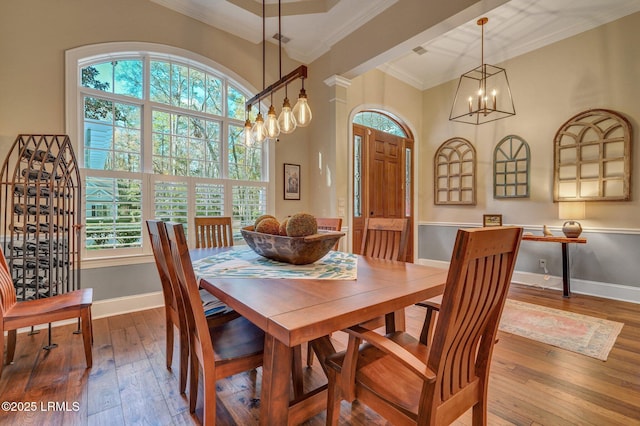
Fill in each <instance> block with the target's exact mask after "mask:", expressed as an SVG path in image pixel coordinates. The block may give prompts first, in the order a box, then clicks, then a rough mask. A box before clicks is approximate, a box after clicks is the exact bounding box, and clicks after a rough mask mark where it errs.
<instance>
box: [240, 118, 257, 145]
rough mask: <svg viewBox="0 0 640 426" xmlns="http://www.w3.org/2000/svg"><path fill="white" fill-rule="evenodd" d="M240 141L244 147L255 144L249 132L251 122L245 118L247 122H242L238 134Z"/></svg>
mask: <svg viewBox="0 0 640 426" xmlns="http://www.w3.org/2000/svg"><path fill="white" fill-rule="evenodd" d="M240 140H241V141H242V143H244V144H245V146H252V145H253V143H254V142H255V141H254V140H253V134H252V132H251V121H250V120H249V119H248V118H247V121H245V122H244V128H243V129H242V132H241V133H240Z"/></svg>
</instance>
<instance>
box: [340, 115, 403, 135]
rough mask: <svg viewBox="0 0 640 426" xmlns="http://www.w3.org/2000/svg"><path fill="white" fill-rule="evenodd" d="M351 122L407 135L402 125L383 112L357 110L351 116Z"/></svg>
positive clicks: (386, 131) (394, 133)
mask: <svg viewBox="0 0 640 426" xmlns="http://www.w3.org/2000/svg"><path fill="white" fill-rule="evenodd" d="M353 122H354V123H356V124H361V125H363V126H365V127H371V128H372V129H376V130H380V131H381V132H385V133H389V134H392V135H396V136H401V137H403V138H406V137H407V132H405V131H404V129H403V128H402V126H401V125H400V124H398V123H396V122H395V121H393V120H392V119H391V118H389V117H387V116H386V115H384V114H381V113H379V112H375V111H363V112H359V113H357V114H356V115H355V117H353Z"/></svg>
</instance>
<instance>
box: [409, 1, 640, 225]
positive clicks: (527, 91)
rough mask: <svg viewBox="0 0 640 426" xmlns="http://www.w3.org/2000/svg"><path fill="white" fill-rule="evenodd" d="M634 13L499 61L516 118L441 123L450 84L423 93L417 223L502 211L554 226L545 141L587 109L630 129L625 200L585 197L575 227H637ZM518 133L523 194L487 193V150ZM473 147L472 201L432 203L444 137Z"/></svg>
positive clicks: (639, 71)
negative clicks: (525, 163)
mask: <svg viewBox="0 0 640 426" xmlns="http://www.w3.org/2000/svg"><path fill="white" fill-rule="evenodd" d="M639 28H640V13H636V14H634V15H631V16H628V17H626V18H623V19H621V20H618V21H616V22H613V23H610V24H607V25H604V26H602V27H599V28H596V29H594V30H591V31H588V32H586V33H583V34H580V35H578V36H575V37H572V38H570V39H567V40H564V41H561V42H558V43H555V44H553V45H550V46H548V47H545V48H542V49H539V50H536V51H534V52H532V53H529V54H525V55H522V56H520V57H517V58H514V59H512V60H510V61H508V62H506V63H503V64H502V66H504V67H505V68H506V70H507V74H508V77H509V81H510V83H511V89H512V92H513V98H514V103H515V107H516V113H517V115H516V116H514V117H510V118H506V119H503V120H499V121H496V122H494V123H487V124H484V125H481V126H473V125H469V124H464V123H453V122H450V121H448V115H449V111H450V108H451V102H452V100H453V96H454V93H455V88H456V84H457V81H451V82H449V83H447V84H444V85H441V86H438V87H436V88H433V89H431V90H427V91H425V92H424V95H423V96H424V109H423V120H424V122H423V123H424V124H423V125H424V127H423V132H422V138H421V139H422V146H421V147H422V150H421V152H420V163H421V167H419V168H418V169H419V176H418V178H417V181H418V182H420V183H423V184H422V185H421V186H420V189H419V205H420V206H422V209H421V214H420V218H419V219H420V220H421V221H425V222H427V221H428V222H459V223H479V222H480V221H481V219H482V214H483V213H502V214H503V220H504V221H505V222H506V223H511V224H523V225H525V224H526V225H542V224H548V225H561V224H562V221H561V220H559V219H558V210H557V203H553V195H552V194H553V138H554V136H555V133H556V131H557V130H558V128H559V127H560V126H562V124H563V123H564V122H565V121H567V120H568V119H569V118H571V117H573V116H574V115H576V114H578V113H580V112H582V111H585V110H587V109H589V108H607V109H612V110H615V111H618V112H620V113H622V114H623V115H625V116H626V117H627V118H628V119H629V121H630V122H631V125H632V127H633V128H634V133H635V134H634V135H633V146H634V147H633V149H632V153H633V163H634V168H635V169H636V170H635V171H634V172H633V176H632V184H631V187H632V201H630V202H588V203H587V205H586V217H587V218H586V219H585V220H583V221H581V222H582V224H583V226H587V227H596V228H599V227H604V228H633V229H638V228H639V227H640V219H639V213H640V208H639V207H640V196H639V195H638V190H639V188H640V173H639V172H638V165H640V149H639V148H638V147H639V146H640V145H639V134H640V127H639V118H640V102H639V99H640V84H639V81H638V78H639V77H640V54H638V46H639V45H640V29H639ZM509 134H515V135H518V136H520V137H522V138H524V139H525V140H526V141H527V142H528V143H529V145H530V148H531V175H530V178H531V197H530V198H529V199H513V200H496V199H494V198H493V189H492V184H493V183H492V182H493V175H492V173H493V169H492V156H493V149H494V147H495V145H496V143H497V142H499V141H500V140H501V139H502V138H503V137H504V136H506V135H509ZM454 136H459V137H463V138H466V139H468V140H469V141H471V143H472V144H473V145H474V146H475V148H476V151H477V159H478V180H477V206H475V207H471V206H469V207H460V206H457V207H454V206H434V204H433V156H434V153H435V151H436V149H437V148H438V147H439V146H440V144H442V143H443V142H444V141H445V140H447V139H448V138H451V137H454Z"/></svg>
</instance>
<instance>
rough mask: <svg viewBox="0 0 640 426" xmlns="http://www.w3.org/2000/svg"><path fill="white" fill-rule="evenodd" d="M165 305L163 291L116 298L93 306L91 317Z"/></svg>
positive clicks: (21, 331) (24, 330) (59, 323)
mask: <svg viewBox="0 0 640 426" xmlns="http://www.w3.org/2000/svg"><path fill="white" fill-rule="evenodd" d="M163 305H164V298H163V296H162V292H161V291H156V292H153V293H145V294H136V295H134V296H126V297H116V298H113V299H105V300H98V301H97V302H93V305H92V306H91V317H92V318H93V319H98V318H104V317H111V316H114V315H121V314H127V313H129V312H136V311H143V310H145V309H152V308H157V307H158V306H163ZM76 322H77V320H75V319H74V320H65V321H58V322H55V323H52V324H51V326H52V327H60V326H63V325H68V324H74V323H76ZM48 326H49V325H48V324H39V325H37V326H35V327H34V329H35V330H43V329H46V328H47V327H48ZM29 330H31V327H27V328H21V329H19V330H18V332H19V333H23V332H27V331H29Z"/></svg>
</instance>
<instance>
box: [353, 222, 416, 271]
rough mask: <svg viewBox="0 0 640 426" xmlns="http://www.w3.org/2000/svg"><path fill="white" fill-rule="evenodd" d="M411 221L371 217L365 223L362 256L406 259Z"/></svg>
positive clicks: (361, 247)
mask: <svg viewBox="0 0 640 426" xmlns="http://www.w3.org/2000/svg"><path fill="white" fill-rule="evenodd" d="M408 237H409V220H408V219H406V218H404V219H397V218H380V217H375V218H374V217H370V218H367V219H366V220H365V222H364V230H363V233H362V245H361V246H360V254H362V255H363V256H369V257H375V258H378V259H386V260H402V261H404V259H405V253H406V251H407V242H408V241H409V238H408Z"/></svg>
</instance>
